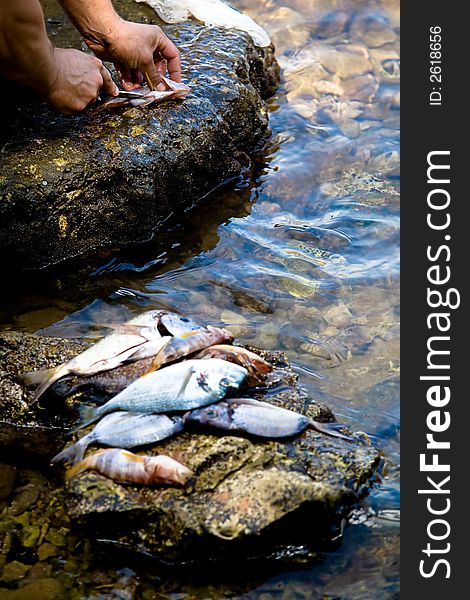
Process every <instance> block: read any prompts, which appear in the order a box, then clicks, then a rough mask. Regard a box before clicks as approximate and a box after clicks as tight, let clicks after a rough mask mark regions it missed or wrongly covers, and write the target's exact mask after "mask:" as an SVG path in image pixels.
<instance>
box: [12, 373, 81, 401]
mask: <svg viewBox="0 0 470 600" xmlns="http://www.w3.org/2000/svg"><path fill="white" fill-rule="evenodd" d="M68 372H69V371H68V369H66V368H65V365H59V366H58V367H53V368H52V369H41V370H40V371H29V372H28V373H22V374H21V375H18V378H19V379H20V381H21V382H22V383H23V384H24V385H26V386H27V387H30V386H37V387H36V390H35V391H34V395H33V400H32V402H31V404H34V403H35V402H37V401H38V400H39V398H40V397H41V396H42V395H43V394H44V392H45V391H46V390H47V389H48V388H49V387H50V386H51V385H52V384H53V383H55V382H56V381H57V380H58V379H60V378H61V377H64V375H67V374H68Z"/></svg>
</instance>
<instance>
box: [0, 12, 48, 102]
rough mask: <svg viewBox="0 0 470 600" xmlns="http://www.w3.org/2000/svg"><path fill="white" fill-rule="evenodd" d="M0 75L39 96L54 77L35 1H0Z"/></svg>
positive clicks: (42, 20) (42, 17)
mask: <svg viewBox="0 0 470 600" xmlns="http://www.w3.org/2000/svg"><path fill="white" fill-rule="evenodd" d="M0 74H1V75H2V76H4V77H7V78H8V79H12V80H14V81H17V82H19V83H22V84H25V85H28V86H29V87H32V88H34V89H36V90H38V91H39V92H41V93H44V92H45V91H47V89H49V88H50V87H52V86H53V84H54V81H55V79H56V77H57V73H56V68H55V61H54V50H53V47H52V44H51V42H50V41H49V38H48V37H47V33H46V27H45V24H44V16H43V12H42V8H41V5H40V4H39V1H38V0H14V1H13V2H10V1H7V0H0Z"/></svg>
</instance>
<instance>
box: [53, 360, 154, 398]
mask: <svg viewBox="0 0 470 600" xmlns="http://www.w3.org/2000/svg"><path fill="white" fill-rule="evenodd" d="M152 360H153V358H152V357H149V358H141V359H140V360H136V361H135V362H131V363H126V364H124V365H121V366H120V367H116V368H115V369H112V370H111V371H104V372H103V373H96V375H89V376H87V377H80V378H78V377H68V378H67V377H66V378H64V379H63V380H61V381H60V382H58V383H56V384H54V387H53V388H52V389H53V391H54V393H56V394H57V395H58V396H70V395H71V394H75V393H77V392H79V391H86V392H87V393H88V391H89V390H93V394H98V395H100V396H101V395H104V396H107V397H108V399H109V397H112V396H115V395H116V394H119V392H122V390H124V389H125V388H126V387H127V386H128V385H130V384H131V383H132V382H133V381H135V380H136V379H138V378H139V377H142V376H143V375H145V374H146V373H148V372H149V371H150V369H151V367H152Z"/></svg>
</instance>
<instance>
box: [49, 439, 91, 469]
mask: <svg viewBox="0 0 470 600" xmlns="http://www.w3.org/2000/svg"><path fill="white" fill-rule="evenodd" d="M86 437H87V436H84V437H83V438H82V439H80V440H78V442H75V444H72V445H71V446H69V447H68V448H65V449H64V450H62V452H59V454H56V455H55V456H54V457H53V458H51V464H52V465H54V464H56V463H58V462H62V461H64V462H65V461H69V462H71V463H72V464H75V463H78V462H80V461H82V460H83V457H84V455H85V451H86V449H87V447H88V443H87V442H84V441H83V440H84V439H85V438H86Z"/></svg>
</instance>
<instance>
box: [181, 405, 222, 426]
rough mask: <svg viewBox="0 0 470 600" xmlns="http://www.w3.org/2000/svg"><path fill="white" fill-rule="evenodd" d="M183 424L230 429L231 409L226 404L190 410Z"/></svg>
mask: <svg viewBox="0 0 470 600" xmlns="http://www.w3.org/2000/svg"><path fill="white" fill-rule="evenodd" d="M184 422H185V424H186V423H193V424H194V423H196V424H197V425H202V426H204V427H216V428H218V429H230V424H231V422H232V409H231V408H230V406H229V405H228V404H227V402H218V403H217V404H210V405H209V406H204V407H203V408H198V409H196V410H192V411H191V412H190V413H188V414H187V415H185V417H184Z"/></svg>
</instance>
